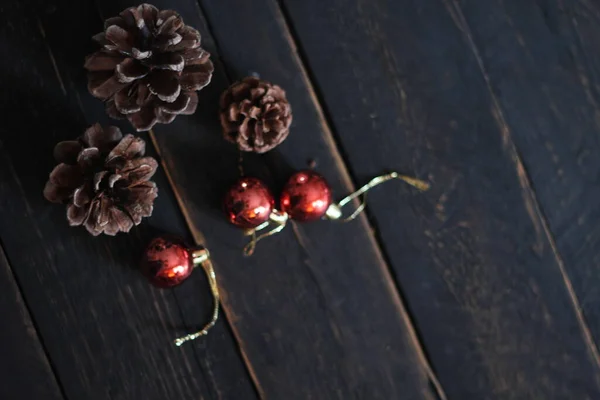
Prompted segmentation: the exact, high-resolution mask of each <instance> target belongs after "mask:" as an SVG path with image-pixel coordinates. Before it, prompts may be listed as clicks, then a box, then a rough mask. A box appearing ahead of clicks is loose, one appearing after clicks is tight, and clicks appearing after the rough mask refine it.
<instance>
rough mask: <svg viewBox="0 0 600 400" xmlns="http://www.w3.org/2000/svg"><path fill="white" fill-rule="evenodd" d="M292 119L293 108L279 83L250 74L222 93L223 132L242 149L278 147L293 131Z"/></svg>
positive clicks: (260, 150)
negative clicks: (274, 83)
mask: <svg viewBox="0 0 600 400" xmlns="http://www.w3.org/2000/svg"><path fill="white" fill-rule="evenodd" d="M291 123H292V108H291V106H290V103H288V101H287V99H286V97H285V91H284V90H283V89H282V88H280V87H279V86H277V85H273V84H272V83H269V82H266V81H263V80H260V79H258V78H254V77H247V78H244V79H243V80H242V81H241V82H236V83H234V84H233V85H231V86H230V87H229V89H227V90H226V91H225V92H223V94H222V95H221V126H222V127H223V135H224V136H225V139H227V140H229V141H230V142H233V143H237V145H238V146H239V148H240V149H241V150H243V151H253V152H255V153H265V152H267V151H269V150H271V149H273V148H275V147H276V146H278V145H279V144H280V143H281V142H283V141H284V140H285V138H286V137H287V136H288V134H289V133H290V124H291Z"/></svg>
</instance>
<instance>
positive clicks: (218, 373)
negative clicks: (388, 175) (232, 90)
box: [0, 0, 600, 400]
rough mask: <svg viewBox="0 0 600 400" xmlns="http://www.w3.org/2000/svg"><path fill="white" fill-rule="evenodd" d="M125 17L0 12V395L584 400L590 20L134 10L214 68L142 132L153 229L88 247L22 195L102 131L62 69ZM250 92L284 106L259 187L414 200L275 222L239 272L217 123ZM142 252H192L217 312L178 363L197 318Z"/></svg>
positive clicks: (73, 78)
mask: <svg viewBox="0 0 600 400" xmlns="http://www.w3.org/2000/svg"><path fill="white" fill-rule="evenodd" d="M135 4H137V3H135V2H130V1H120V0H109V1H96V2H94V1H91V0H87V1H78V2H70V1H67V0H53V1H50V2H38V1H34V0H27V1H23V2H18V3H17V2H15V3H12V4H6V5H4V6H3V7H2V10H1V12H0V18H2V19H3V20H4V21H5V23H4V24H3V25H2V27H1V28H0V43H2V46H1V47H0V55H1V56H2V60H3V63H2V71H3V80H2V83H0V88H1V89H2V91H1V93H2V95H0V110H2V115H3V117H4V121H3V126H2V128H1V130H0V242H1V243H2V246H3V248H4V251H5V253H6V255H7V259H8V260H9V261H10V265H9V264H8V262H7V260H6V259H5V258H4V257H3V256H2V251H1V250H0V289H2V291H1V293H2V296H0V311H1V315H3V316H5V320H4V323H5V324H8V328H7V329H4V330H3V333H2V334H1V335H0V336H2V337H1V338H0V339H2V340H1V342H2V346H3V347H2V348H3V349H5V350H3V354H5V353H6V354H7V355H8V357H4V356H3V361H2V363H1V364H2V367H1V368H2V370H3V371H7V372H8V373H9V375H6V374H3V376H5V377H6V376H12V377H14V379H10V381H7V382H8V384H3V386H2V388H0V397H2V398H9V399H21V398H23V399H30V398H41V397H43V398H50V399H53V398H57V399H60V398H63V397H64V398H67V399H107V398H110V399H138V398H148V399H159V398H160V399H171V398H177V399H197V398H223V399H236V400H237V399H252V398H257V397H260V398H267V399H308V398H314V399H329V398H332V399H333V398H341V399H354V398H356V399H396V398H402V399H432V400H433V399H445V398H448V399H538V398H539V399H597V398H600V369H599V357H598V350H597V342H598V340H600V319H599V316H600V314H599V312H598V309H599V306H600V291H598V289H597V287H598V286H599V283H600V275H599V274H598V272H597V266H598V254H600V252H599V246H598V245H597V243H598V241H597V237H596V236H597V235H596V231H597V229H596V227H595V225H597V219H598V218H597V216H598V215H599V214H598V213H597V212H595V205H596V203H597V199H598V195H599V194H600V193H599V192H598V188H597V187H596V186H597V182H596V181H597V175H598V170H599V168H600V161H598V158H597V157H594V154H595V153H596V152H597V151H598V150H600V149H598V140H597V137H598V134H597V131H598V128H599V127H598V124H599V122H598V111H597V110H598V107H597V104H598V102H599V101H600V100H598V90H599V88H598V84H597V82H596V81H597V79H596V74H597V66H598V65H600V64H599V63H598V61H599V60H600V59H598V55H597V53H598V52H597V50H596V49H598V46H599V44H600V43H599V41H598V40H599V39H598V38H600V30H599V28H598V24H597V22H598V18H600V7H598V6H597V5H595V4H594V3H593V2H589V1H585V0H579V1H573V2H558V1H555V0H542V1H535V2H534V1H516V0H515V1H500V0H490V1H485V2H484V1H475V0H464V1H452V0H442V1H433V0H421V1H418V2H413V1H408V0H401V1H392V0H374V1H369V2H363V1H359V0H344V1H342V0H334V1H329V2H322V1H315V0H305V1H302V2H299V1H286V0H283V1H281V2H278V1H275V0H256V1H252V2H240V1H232V0H219V1H211V0H199V2H196V0H176V1H167V0H161V1H158V2H155V4H156V5H157V6H158V7H160V8H172V9H175V10H177V11H178V12H180V13H181V14H182V16H183V17H184V19H185V22H186V23H187V24H190V25H192V26H194V27H196V28H198V29H199V30H200V31H201V33H202V34H203V41H204V46H205V47H206V48H207V49H208V50H209V51H210V52H211V53H212V54H213V60H214V62H215V66H216V72H215V75H214V77H213V82H212V83H211V85H210V86H209V87H208V88H206V89H205V90H203V91H202V92H201V93H200V105H199V107H198V112H197V113H196V114H195V115H194V116H191V117H184V116H182V117H179V118H178V119H176V121H175V122H174V123H173V124H171V125H168V126H158V127H157V128H156V129H155V130H154V132H153V133H152V134H150V135H148V134H144V135H143V137H144V138H145V139H147V141H148V142H149V144H150V143H151V142H152V143H153V144H154V145H155V146H156V150H157V151H158V154H160V156H161V159H162V162H163V167H164V170H161V171H159V173H158V174H157V176H156V181H157V183H158V185H159V188H160V195H159V198H158V199H157V202H156V206H155V212H154V215H153V216H152V217H151V218H150V219H149V220H148V221H145V223H144V224H143V225H142V226H140V227H138V228H136V229H135V230H134V231H133V232H132V233H131V234H130V235H120V236H117V237H116V238H92V237H89V236H88V235H87V234H86V233H85V232H84V231H83V230H79V229H73V228H69V227H68V226H67V223H66V221H65V218H64V210H63V209H62V208H61V207H60V206H56V205H51V204H47V203H46V202H45V201H44V199H43V197H42V195H41V191H42V188H43V185H44V182H45V180H46V178H47V173H49V172H50V170H51V168H52V166H53V160H52V159H51V155H52V147H53V145H54V143H56V142H57V141H59V140H64V139H68V138H73V137H75V136H77V135H78V134H80V132H82V131H83V129H84V128H85V127H86V126H88V125H90V124H91V123H93V122H95V121H100V122H101V123H103V124H107V123H113V124H114V121H109V119H108V117H107V116H105V115H104V110H103V105H102V104H101V103H100V102H99V101H98V100H96V99H93V98H92V97H91V96H90V95H89V94H88V93H87V90H86V78H85V72H84V71H83V68H82V62H83V58H84V56H85V55H86V54H88V53H90V52H91V51H93V50H94V48H95V46H94V44H93V43H92V42H91V40H90V37H91V36H92V35H93V34H95V33H97V32H98V31H100V30H101V29H102V24H101V20H102V19H103V18H107V17H109V16H112V15H115V14H116V13H118V12H119V11H121V10H122V9H124V8H125V7H127V6H130V5H135ZM251 73H258V74H260V76H261V77H263V78H265V79H267V80H271V81H273V82H275V83H277V84H280V85H281V86H283V87H284V88H285V89H286V91H287V94H288V98H289V100H290V102H291V103H292V106H293V110H294V123H293V126H292V133H291V135H290V137H289V139H288V140H287V141H286V142H285V143H284V144H283V145H282V146H280V147H279V148H278V149H277V150H275V151H273V152H271V153H269V154H267V155H264V156H253V155H246V156H244V162H243V167H244V169H245V171H246V173H247V174H251V175H257V176H259V177H262V178H264V179H265V180H266V181H267V182H269V184H270V185H272V186H273V189H274V191H275V192H277V191H278V190H279V188H281V186H282V185H283V183H284V182H285V180H286V179H287V177H288V176H289V175H290V173H291V172H292V171H294V170H297V169H301V168H304V167H306V165H307V162H308V160H314V161H315V162H316V168H317V170H318V171H319V172H321V173H322V174H323V175H325V177H326V178H327V179H328V180H329V181H330V183H331V184H332V186H333V188H334V191H335V193H336V194H337V196H339V197H342V196H344V195H345V194H347V193H348V192H350V191H352V190H353V188H354V187H355V186H358V185H360V184H362V183H363V182H365V181H366V180H368V179H370V178H371V177H373V176H375V175H378V174H381V173H382V172H384V171H387V170H399V171H402V172H405V173H408V174H414V175H417V176H419V177H421V178H426V179H429V180H430V181H431V182H432V183H433V187H432V189H431V190H430V191H429V192H427V193H416V192H415V191H414V190H411V189H410V188H407V187H406V186H403V185H402V184H400V183H398V184H393V183H388V184H386V185H385V186H382V187H378V188H377V189H376V190H374V191H373V192H372V193H371V194H369V205H368V213H367V214H368V218H367V217H366V216H363V217H361V218H359V219H358V220H357V221H354V222H352V223H349V224H336V223H332V222H316V223H311V224H305V225H294V226H290V227H288V228H287V229H286V231H284V232H283V233H281V234H280V235H277V236H276V237H273V238H269V239H268V240H265V241H264V242H261V243H260V244H259V246H258V248H257V251H256V254H255V255H254V256H253V257H250V258H245V257H243V256H242V254H241V248H242V247H243V245H244V244H245V238H244V237H243V236H242V234H241V233H240V232H239V231H238V230H236V229H235V228H233V227H230V226H228V225H227V224H226V222H224V220H223V217H222V215H221V211H220V200H221V196H222V194H223V192H224V191H225V189H226V188H227V187H228V185H229V184H231V183H232V182H233V181H234V180H235V179H236V178H237V177H238V173H239V172H238V158H239V154H238V153H237V151H236V150H235V147H234V146H232V145H230V144H228V143H226V142H225V141H223V139H222V138H221V136H220V133H219V131H220V128H219V123H218V118H217V111H218V109H217V107H218V104H217V103H218V98H219V95H220V93H221V92H222V91H223V90H224V89H225V88H226V87H227V86H228V85H229V84H230V83H231V82H232V81H233V80H236V79H239V78H241V77H243V76H245V75H248V74H251ZM117 125H119V126H121V127H122V128H123V129H124V130H127V131H131V130H130V129H128V127H127V125H126V124H123V123H118V124H117ZM148 147H149V152H150V153H151V154H155V153H154V151H155V149H154V148H152V147H153V146H150V145H149V146H148ZM158 232H170V233H176V234H180V235H183V236H184V237H186V238H188V239H189V240H190V241H196V242H201V243H205V244H207V245H208V247H209V248H210V249H211V252H212V254H213V257H214V259H215V266H216V270H217V275H218V278H219V285H220V289H221V291H222V294H223V308H224V315H223V318H221V320H220V322H219V324H218V325H217V327H216V328H215V329H214V330H213V331H212V332H211V334H210V335H209V336H208V337H207V338H203V339H200V340H198V341H196V342H194V343H193V344H188V345H186V346H184V347H182V348H176V347H174V346H173V345H172V344H171V339H172V338H173V337H175V336H178V335H180V334H182V333H184V332H186V331H188V330H191V329H194V328H195V327H197V326H200V325H201V324H202V323H203V322H204V321H205V320H206V317H207V315H208V314H209V312H210V308H211V298H210V294H209V291H208V286H207V283H206V280H205V278H204V277H203V276H202V274H198V275H194V276H193V277H192V279H191V280H190V282H187V283H185V284H184V285H183V286H181V287H179V288H176V289H174V290H170V291H161V290H157V289H153V288H151V287H150V286H149V285H148V284H147V283H146V282H145V281H144V280H143V278H142V277H141V276H140V275H139V273H138V271H137V270H136V264H137V261H138V259H139V256H140V253H141V251H142V249H143V247H144V244H145V243H146V242H147V241H148V240H149V239H150V238H151V237H152V236H153V235H155V234H156V233H158ZM190 232H191V233H190ZM17 282H18V285H17ZM10 374H12V375H10ZM26 374H30V376H26ZM40 393H43V395H40ZM53 396H54V397H53Z"/></svg>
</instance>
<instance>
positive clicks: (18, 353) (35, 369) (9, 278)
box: [0, 247, 64, 400]
mask: <svg viewBox="0 0 600 400" xmlns="http://www.w3.org/2000/svg"><path fill="white" fill-rule="evenodd" d="M0 309H1V310H2V324H3V327H2V329H1V330H0V353H1V354H2V362H0V375H1V376H2V385H0V398H3V399H13V400H19V399H24V400H25V399H41V398H44V399H48V400H59V399H64V397H63V395H62V393H61V391H60V387H59V385H58V383H57V381H56V377H55V376H54V372H53V371H52V368H51V367H50V364H49V362H48V358H47V357H46V354H45V353H44V348H43V345H42V344H41V343H40V340H39V336H38V333H37V331H36V329H35V326H34V325H33V322H32V321H31V317H30V315H29V311H28V310H27V306H26V305H25V303H24V302H23V297H22V296H21V292H20V290H19V287H18V286H17V284H16V282H15V279H14V276H13V274H12V271H11V268H10V265H9V264H8V261H7V260H6V257H5V254H4V251H3V250H2V248H1V247H0ZM31 382H35V384H33V385H32V384H31Z"/></svg>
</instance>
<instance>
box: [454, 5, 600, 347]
mask: <svg viewBox="0 0 600 400" xmlns="http://www.w3.org/2000/svg"><path fill="white" fill-rule="evenodd" d="M457 12H462V14H463V16H464V19H463V25H464V26H465V27H466V29H468V30H469V32H470V33H471V35H472V37H473V46H474V47H475V48H479V47H481V45H482V43H485V46H486V48H487V49H489V50H488V51H486V52H480V59H481V63H482V71H483V72H484V73H485V74H486V76H487V78H488V81H489V84H490V90H491V92H492V93H493V94H494V96H495V98H496V99H497V101H498V104H499V105H500V107H501V110H502V112H503V113H504V114H505V115H506V123H507V127H508V129H509V132H508V133H509V134H510V136H511V137H512V138H513V140H514V141H515V143H516V144H517V147H518V149H519V152H520V154H521V155H522V157H523V161H524V164H525V167H526V170H527V172H528V176H529V178H530V179H531V181H532V184H533V186H534V187H535V189H536V197H537V199H538V201H539V203H540V206H541V210H542V212H543V215H544V216H545V217H546V218H547V220H548V225H549V228H550V229H551V230H552V233H553V235H554V238H555V241H556V251H557V252H558V254H559V255H560V257H561V258H562V260H563V263H564V272H565V280H566V281H567V283H570V284H572V287H573V292H574V294H575V295H576V296H577V298H578V301H579V307H580V308H581V311H582V313H583V315H584V316H585V319H586V321H587V323H588V325H589V327H590V333H591V336H592V337H593V339H594V341H595V345H596V347H597V346H598V343H599V341H600V290H599V287H600V277H599V276H598V273H597V269H598V268H597V267H598V257H599V255H600V242H599V240H598V238H599V236H598V229H597V226H598V225H599V224H600V214H598V212H597V211H596V210H597V202H598V198H599V197H600V188H599V187H598V185H597V182H596V180H597V176H598V174H599V172H600V160H599V159H598V157H595V156H594V155H595V154H597V153H598V152H599V151H600V143H599V142H598V129H599V126H600V120H599V119H598V115H599V114H598V110H599V107H598V101H599V99H598V89H597V87H598V82H597V81H598V78H597V76H598V71H599V67H598V66H599V65H600V64H599V63H600V58H599V57H598V49H600V40H599V39H600V27H599V25H598V23H597V22H598V18H599V17H600V8H599V7H598V5H597V4H594V3H592V2H587V1H575V2H571V3H570V5H569V6H568V7H564V6H563V5H561V3H560V2H556V1H544V2H537V3H527V2H524V3H511V2H508V3H506V4H503V3H500V2H490V4H489V7H487V9H486V10H485V12H484V10H483V9H482V8H481V7H480V4H479V3H478V2H465V3H463V7H462V9H460V10H457ZM492 16H493V17H492ZM497 31H502V32H504V33H503V34H502V35H496V34H494V33H493V32H497ZM494 54H503V55H504V57H506V58H507V59H508V60H510V63H511V64H510V67H511V71H510V74H509V75H507V74H506V70H507V68H506V64H504V65H503V64H501V63H498V62H497V59H496V58H497V57H494Z"/></svg>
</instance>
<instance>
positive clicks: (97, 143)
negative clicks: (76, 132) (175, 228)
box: [44, 124, 158, 236]
mask: <svg viewBox="0 0 600 400" xmlns="http://www.w3.org/2000/svg"><path fill="white" fill-rule="evenodd" d="M145 147H146V143H145V142H144V141H143V140H142V139H140V138H136V137H134V136H133V135H126V136H125V137H123V135H122V134H121V131H120V130H119V128H117V127H114V126H111V127H108V128H106V129H102V127H101V126H100V125H99V124H96V125H93V126H91V127H90V128H88V129H87V130H86V131H85V133H84V134H83V136H81V137H80V138H79V139H77V140H70V141H65V142H60V143H58V144H57V145H56V147H55V148H54V158H56V161H57V162H58V163H59V164H58V165H57V166H56V167H55V168H54V170H53V171H52V173H51V174H50V179H49V180H48V182H47V183H46V187H45V188H44V197H46V199H47V200H49V201H51V202H53V203H63V204H67V219H68V220H69V224H70V225H71V226H78V225H84V226H85V227H86V228H87V230H88V231H89V232H90V233H91V234H92V235H94V236H97V235H99V234H101V233H105V234H107V235H111V236H114V235H115V234H117V232H129V230H130V229H131V227H132V226H133V225H134V224H135V225H139V223H140V222H142V218H143V217H149V216H150V215H152V208H153V203H154V199H155V198H156V196H157V195H158V194H157V193H158V189H157V187H156V184H155V183H154V182H151V181H150V178H151V177H152V175H154V173H155V172H156V168H157V166H158V163H157V162H156V160H155V159H154V158H152V157H143V155H144V152H145Z"/></svg>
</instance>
